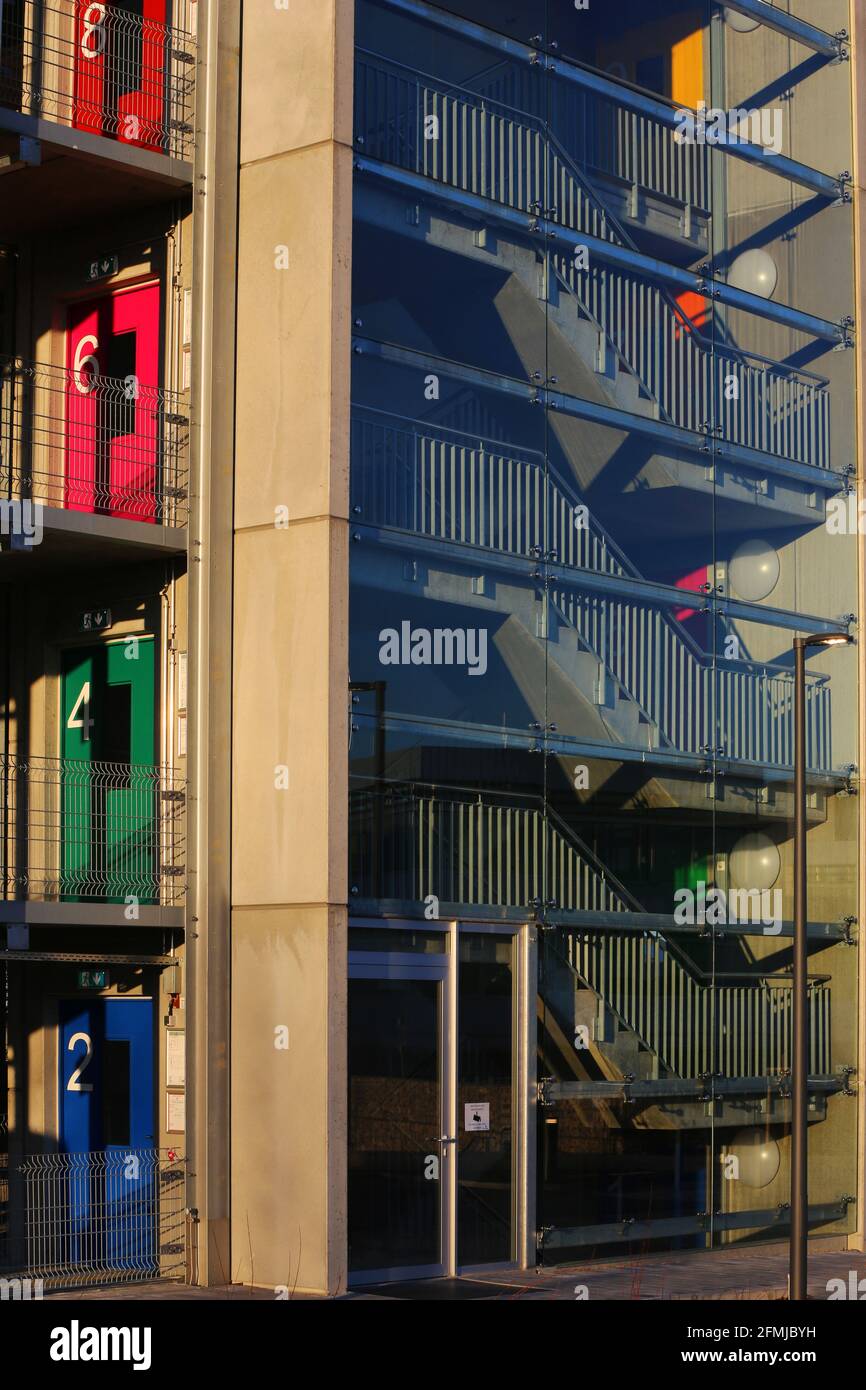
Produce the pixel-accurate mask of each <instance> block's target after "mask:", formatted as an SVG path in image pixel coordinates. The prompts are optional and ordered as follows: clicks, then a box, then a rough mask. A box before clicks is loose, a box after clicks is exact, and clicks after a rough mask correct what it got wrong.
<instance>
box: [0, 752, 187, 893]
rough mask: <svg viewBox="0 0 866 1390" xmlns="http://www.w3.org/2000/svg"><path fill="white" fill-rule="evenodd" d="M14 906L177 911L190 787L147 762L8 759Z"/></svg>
mask: <svg viewBox="0 0 866 1390" xmlns="http://www.w3.org/2000/svg"><path fill="white" fill-rule="evenodd" d="M0 793H2V795H0V887H2V893H3V897H4V898H5V899H6V900H20V901H28V902H55V903H57V902H94V901H95V902H129V901H133V900H134V901H135V902H137V903H139V904H142V905H155V906H162V907H167V906H174V905H177V904H179V903H180V902H182V901H183V898H184V894H185V881H186V828H185V814H186V781H185V779H184V778H183V777H182V776H180V775H179V774H178V773H177V772H175V771H174V770H173V769H168V768H164V767H159V766H156V765H154V764H145V763H128V764H127V763H117V762H100V761H93V762H87V761H84V760H81V759H71V758H47V757H29V756H26V757H25V756H21V755H18V754H0Z"/></svg>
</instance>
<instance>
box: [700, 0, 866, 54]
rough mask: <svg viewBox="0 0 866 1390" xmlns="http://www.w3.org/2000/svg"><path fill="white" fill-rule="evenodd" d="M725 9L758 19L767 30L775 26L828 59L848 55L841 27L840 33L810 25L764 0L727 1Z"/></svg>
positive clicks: (846, 33) (723, 6) (786, 35)
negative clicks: (832, 32) (830, 32)
mask: <svg viewBox="0 0 866 1390" xmlns="http://www.w3.org/2000/svg"><path fill="white" fill-rule="evenodd" d="M722 8H723V9H725V10H736V11H737V13H738V14H744V15H746V16H747V17H748V18H749V19H756V20H757V21H758V23H759V24H763V25H764V27H765V28H766V29H775V31H776V33H777V34H784V35H785V37H786V38H789V39H794V40H795V41H796V42H797V43H802V44H805V46H806V48H813V49H814V50H815V52H816V53H823V55H824V57H825V58H836V59H838V58H847V57H848V50H847V48H846V46H845V41H846V40H847V38H848V32H847V30H845V29H841V30H840V31H839V33H838V34H828V33H827V31H826V30H825V29H819V28H818V26H817V25H815V24H809V23H808V22H807V21H806V20H805V19H798V18H797V16H796V15H793V14H788V12H787V11H786V10H778V9H776V8H775V6H773V5H767V4H765V0H724V4H723V5H722Z"/></svg>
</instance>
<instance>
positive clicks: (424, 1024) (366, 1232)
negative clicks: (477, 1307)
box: [348, 956, 451, 1283]
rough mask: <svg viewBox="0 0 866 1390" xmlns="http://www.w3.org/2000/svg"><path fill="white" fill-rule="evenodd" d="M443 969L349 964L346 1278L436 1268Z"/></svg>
mask: <svg viewBox="0 0 866 1390" xmlns="http://www.w3.org/2000/svg"><path fill="white" fill-rule="evenodd" d="M445 980H446V967H445V964H444V961H443V962H441V963H438V964H428V965H419V964H418V963H417V962H416V961H413V960H412V959H411V958H410V960H409V961H408V962H407V961H406V960H405V958H401V957H399V956H387V957H383V958H382V959H381V960H378V961H377V960H375V959H372V960H370V961H369V963H364V962H363V961H359V960H358V959H356V960H354V961H353V962H352V963H351V965H350V970H349V1028H348V1034H349V1173H348V1179H349V1193H348V1199H349V1268H350V1271H351V1273H352V1278H353V1281H354V1282H355V1283H365V1282H366V1283H370V1282H376V1281H378V1280H382V1281H384V1280H387V1279H393V1278H412V1277H415V1278H427V1277H431V1276H435V1275H437V1274H442V1273H443V1272H444V1269H445V1260H444V1253H443V1241H444V1233H445V1229H446V1220H445V1216H446V1213H445V1206H444V1201H443V1192H444V1190H445V1187H446V1181H445V1176H446V1174H445V1171H444V1170H445V1169H446V1166H447V1164H448V1163H449V1162H450V1156H449V1153H448V1150H449V1148H450V1147H451V1145H450V1136H449V1135H447V1134H446V1133H445V1130H444V1128H443V1124H444V1119H445V1109H446V1106H445V1099H446V1098H445V1094H444V1087H443V1072H444V1067H443V1061H444V1056H445V1053H446V1047H445V1033H446V1029H445V999H444V989H445Z"/></svg>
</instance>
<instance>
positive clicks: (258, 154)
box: [231, 0, 353, 1294]
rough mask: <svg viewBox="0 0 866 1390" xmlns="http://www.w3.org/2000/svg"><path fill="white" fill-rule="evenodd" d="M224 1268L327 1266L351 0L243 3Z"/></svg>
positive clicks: (343, 885) (336, 1125) (343, 742)
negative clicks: (228, 1247) (228, 1202)
mask: <svg viewBox="0 0 866 1390" xmlns="http://www.w3.org/2000/svg"><path fill="white" fill-rule="evenodd" d="M242 55H243V56H242V82H241V93H242V96H241V137H240V182H239V210H238V297H237V362H236V376H235V380H236V395H237V420H236V434H235V494H234V556H233V563H234V636H233V648H234V651H233V666H232V692H233V709H232V773H233V776H232V965H231V970H232V1044H231V1087H232V1117H231V1136H232V1150H231V1154H232V1159H231V1161H232V1208H231V1220H232V1276H233V1278H234V1279H236V1280H242V1281H244V1282H252V1283H255V1284H263V1285H268V1286H272V1287H274V1286H276V1287H285V1288H288V1289H289V1290H297V1291H302V1290H313V1291H318V1292H326V1293H332V1294H333V1293H337V1292H340V1291H341V1290H342V1289H343V1288H344V1287H345V1277H346V1235H345V1206H346V1173H345V1168H346V1057H345V1048H346V1034H345V1007H346V915H347V913H346V900H347V889H348V885H347V865H346V859H347V796H348V786H347V737H348V735H347V706H348V691H347V687H348V467H349V464H348V453H349V445H348V440H349V366H350V326H351V320H350V311H351V303H350V251H351V222H352V127H351V92H352V58H353V5H352V2H351V0H291V4H288V5H287V6H286V7H285V8H279V7H278V6H277V5H275V4H266V5H255V6H252V5H248V6H246V7H245V8H244V13H243V43H242Z"/></svg>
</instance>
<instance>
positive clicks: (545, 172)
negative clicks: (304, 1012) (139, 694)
mask: <svg viewBox="0 0 866 1390" xmlns="http://www.w3.org/2000/svg"><path fill="white" fill-rule="evenodd" d="M793 8H794V10H795V11H796V12H797V13H798V14H799V17H800V18H803V19H811V18H812V16H811V15H810V14H809V13H808V11H809V8H810V7H809V6H807V5H806V4H805V0H798V3H797V4H795V5H794V6H793ZM846 10H847V6H846V5H845V4H844V3H842V0H840V3H838V4H836V5H834V4H833V3H831V2H830V0H828V3H826V4H825V5H823V6H822V16H821V17H822V22H824V23H825V24H826V27H827V28H828V29H829V30H830V31H831V32H833V31H835V30H838V29H841V28H843V27H844V26H845V24H846V21H847V13H846ZM732 13H733V12H726V11H724V10H723V9H722V8H721V7H719V6H716V5H711V4H707V3H701V0H697V3H696V2H695V0H655V2H654V3H653V4H652V5H647V4H645V3H644V0H606V3H604V4H602V3H598V4H596V3H595V0H591V3H589V4H587V5H586V6H579V5H576V4H574V3H572V2H571V0H548V3H547V4H539V3H532V4H529V3H523V0H512V2H511V3H509V4H507V5H503V4H499V3H497V4H494V3H493V0H475V3H449V4H440V5H437V6H431V5H427V4H424V3H420V0H417V2H416V0H358V4H357V7H356V70H355V141H356V159H355V183H354V238H353V277H354V284H353V320H354V329H353V333H354V337H353V364H352V454H351V507H352V518H351V519H352V526H351V533H350V534H351V633H350V660H351V680H352V701H353V704H352V745H351V750H350V774H351V777H350V787H351V792H350V842H351V851H350V853H351V863H350V883H351V885H352V887H351V891H352V904H351V906H352V909H353V911H355V912H356V913H357V914H358V916H359V917H362V918H370V919H375V918H376V917H377V916H382V915H387V914H398V915H399V916H400V917H401V918H402V919H407V918H412V917H416V918H419V919H421V920H423V919H424V918H425V917H426V918H427V919H428V920H430V919H433V918H442V919H444V918H446V917H453V918H458V919H460V920H461V921H462V922H463V923H466V922H467V921H472V920H473V919H474V920H478V921H484V922H487V923H489V922H491V921H494V922H495V921H497V920H508V921H512V922H520V921H527V920H530V921H533V922H535V923H537V924H538V1001H537V1004H538V1007H537V1017H538V1040H537V1053H535V1054H534V1056H535V1057H537V1067H538V1072H537V1078H538V1082H539V1084H540V1087H541V1097H542V1103H541V1105H540V1106H539V1111H538V1124H537V1132H538V1159H537V1193H536V1194H534V1195H535V1197H536V1199H537V1206H536V1212H537V1223H536V1224H537V1227H538V1229H539V1232H540V1238H539V1239H540V1250H541V1258H542V1259H543V1261H545V1262H551V1263H552V1262H554V1261H556V1260H561V1259H568V1258H575V1257H576V1256H585V1255H587V1254H590V1253H602V1252H606V1253H615V1252H621V1251H628V1250H630V1251H636V1250H648V1251H650V1250H656V1249H671V1248H673V1249H685V1248H712V1247H720V1246H726V1245H730V1244H732V1243H735V1242H742V1241H755V1240H760V1239H767V1238H770V1237H772V1238H776V1239H778V1238H779V1235H780V1234H786V1233H787V1212H786V1204H787V1203H788V1201H789V1187H790V1118H791V1103H790V1067H791V1005H792V994H791V968H792V933H793V926H792V922H793V911H794V909H793V737H794V665H793V650H792V645H793V641H794V638H795V637H796V636H797V635H798V634H822V633H831V632H840V631H841V632H847V630H848V626H849V622H850V621H851V620H852V619H853V617H854V615H855V614H856V610H857V582H858V569H857V547H858V539H857V536H858V526H857V506H856V496H855V495H854V493H853V491H852V483H851V477H852V475H853V474H854V473H855V472H856V471H857V437H856V426H855V420H856V396H855V354H854V353H853V352H852V351H851V350H850V348H851V343H850V334H849V326H850V325H849V323H848V319H849V316H851V315H853V312H854V303H855V288H854V232H853V218H852V207H851V202H850V194H849V191H848V189H849V176H847V175H846V172H845V171H848V170H850V169H851V168H852V167H853V164H852V150H851V125H852V119H851V90H850V71H849V66H848V64H846V63H844V62H841V63H839V62H832V61H829V60H828V58H827V57H826V56H822V55H821V54H816V53H815V52H813V51H812V50H811V49H810V48H808V47H805V46H802V45H800V44H798V43H796V42H792V41H791V40H789V39H788V38H786V37H785V36H783V35H781V34H778V33H775V32H772V31H770V30H768V29H765V28H764V27H762V26H757V27H750V25H749V22H748V20H744V18H743V17H742V16H739V17H738V16H734V19H733V20H732V18H731V15H732ZM738 20H743V22H742V23H740V22H737V21H738ZM857 669H858V668H857V655H856V650H855V649H853V648H850V647H837V648H823V649H821V648H819V649H816V650H814V651H813V652H812V653H811V654H810V655H809V659H808V664H807V676H806V717H807V763H808V770H809V772H808V836H807V841H808V856H809V858H808V863H809V877H808V889H809V974H810V1024H811V1036H810V1047H811V1056H810V1073H811V1079H810V1110H809V1116H810V1126H809V1158H810V1186H809V1204H810V1228H811V1230H812V1231H814V1232H821V1233H829V1234H840V1233H845V1232H847V1231H849V1230H851V1229H853V1222H854V1209H853V1205H852V1203H853V1198H852V1197H851V1195H850V1194H852V1193H854V1192H855V1191H856V1181H857V1155H856V1112H855V1107H854V1102H853V1100H852V1098H851V1095H850V1094H849V1092H850V1089H851V1088H850V1086H849V1073H848V1072H847V1071H846V1068H851V1067H853V1066H854V1065H855V1063H856V1054H857V952H856V949H855V948H854V947H853V946H852V944H851V941H850V938H851V923H852V922H853V920H854V918H855V916H856V912H857V894H858V808H857V800H856V798H855V797H853V796H851V795H850V785H849V783H850V774H851V772H852V770H853V767H854V765H855V763H856V761H857V745H858V720H859V711H858V691H857ZM471 941H472V938H471V936H469V937H467V938H466V951H467V953H468V955H467V960H466V962H464V961H462V960H461V972H460V975H459V979H460V982H461V984H460V990H461V995H462V991H463V990H464V989H465V991H466V998H465V1005H464V1007H465V1010H466V1017H467V1020H471V1029H470V1028H469V1024H468V1023H467V1030H468V1031H467V1042H466V1053H465V1057H464V1054H463V1051H462V1049H463V1042H462V1040H461V1042H460V1043H459V1048H460V1053H459V1055H460V1058H461V1062H460V1067H461V1068H462V1067H463V1066H465V1067H466V1068H467V1069H468V1070H467V1071H466V1074H465V1078H464V1074H463V1072H462V1070H461V1071H460V1073H459V1076H458V1085H459V1087H460V1089H461V1095H462V1089H463V1087H464V1084H465V1085H467V1086H470V1087H471V1086H472V1085H473V1084H477V1083H479V1082H481V1081H483V1082H484V1086H485V1087H486V1088H487V1090H488V1091H489V1093H490V1096H491V1101H492V1104H491V1112H492V1116H491V1128H490V1133H489V1134H487V1135H486V1136H485V1142H484V1144H483V1145H479V1146H477V1152H476V1155H475V1157H474V1158H473V1157H472V1153H471V1149H470V1152H469V1153H467V1154H466V1155H463V1154H462V1152H461V1154H460V1157H461V1159H462V1160H463V1161H464V1164H465V1165H466V1171H467V1172H469V1171H470V1168H471V1169H472V1177H471V1181H469V1183H468V1186H467V1189H466V1192H465V1193H464V1190H463V1186H462V1183H461V1182H460V1180H459V1179H458V1203H457V1210H458V1217H457V1222H458V1238H457V1248H458V1257H459V1260H460V1261H461V1262H462V1263H465V1264H470V1263H480V1262H482V1261H484V1260H488V1261H498V1260H506V1259H508V1258H509V1252H510V1251H511V1250H513V1240H512V1237H511V1236H510V1235H509V1229H510V1223H511V1222H512V1220H513V1209H514V1201H515V1195H514V1193H513V1192H512V1191H511V1188H510V1186H509V1184H510V1183H511V1174H512V1173H513V1171H514V1170H513V1167H512V1165H511V1160H510V1157H509V1148H508V1145H509V1138H508V1132H509V1126H510V1123H511V1116H510V1107H511V1106H512V1105H513V1094H512V1092H511V1091H510V1090H509V1086H510V1084H511V1083H510V1082H509V1076H508V1068H509V1066H510V1058H511V1056H512V1055H513V1038H512V1032H511V1030H512V1029H513V1028H514V1026H515V1025H514V1014H513V1012H512V1009H511V1004H510V1002H509V1001H510V994H509V990H510V985H509V970H510V966H509V964H508V961H507V959H506V958H505V957H504V956H503V955H501V953H500V954H497V953H496V951H494V950H492V941H493V939H492V938H491V939H490V942H491V945H490V946H488V947H487V952H486V954H485V953H484V952H480V953H479V955H478V958H477V961H473V957H472V953H471V949H472V948H471ZM470 966H471V968H469V967H470ZM370 1007H372V1002H371V1003H370ZM422 1023H423V1018H422V1011H421V1010H419V1011H418V1012H417V1014H416V1015H415V1026H417V1027H418V1028H420V1027H421V1026H422ZM532 1026H533V1027H534V1016H533V1020H532ZM473 1039H474V1042H473V1041H472V1040H473ZM479 1058H480V1059H481V1060H480V1062H479ZM476 1064H478V1065H481V1066H482V1071H483V1076H482V1075H481V1073H480V1072H479V1073H478V1075H477V1076H476V1074H475V1073H474V1072H473V1070H472V1068H473V1066H475V1065H476ZM482 1064H483V1065H482ZM482 1089H483V1087H482ZM506 1093H507V1099H506ZM473 1099H474V1100H479V1099H482V1100H483V1099H484V1097H483V1096H480V1095H475V1096H473ZM494 1114H495V1122H494V1119H493V1115H494ZM431 1133H432V1130H431ZM472 1137H473V1136H471V1135H470V1136H468V1138H469V1139H471V1138H472ZM459 1142H460V1144H461V1145H462V1144H463V1142H464V1140H463V1138H461V1139H460V1141H459ZM388 1161H389V1162H390V1161H391V1159H388ZM504 1174H507V1175H508V1178H507V1182H505V1179H504V1177H503V1175H504ZM416 1176H417V1175H416ZM413 1180H414V1179H413ZM485 1183H489V1193H490V1194H492V1195H490V1197H489V1200H488V1198H487V1196H486V1195H485ZM365 1200H367V1199H365ZM369 1200H372V1198H370V1199H369ZM351 1201H352V1197H351V1193H350V1208H351ZM351 1221H352V1213H351V1210H350V1224H351ZM431 1229H432V1228H431ZM428 1243H429V1242H428ZM384 1253H385V1252H382V1251H378V1252H376V1258H377V1260H378V1261H379V1262H380V1263H381V1264H382V1267H384V1266H385V1265H394V1264H395V1260H394V1259H391V1258H389V1259H387V1260H386V1259H384ZM393 1253H394V1252H392V1254H393ZM411 1253H412V1254H413V1255H415V1256H417V1258H416V1259H415V1261H414V1262H415V1263H416V1264H420V1263H424V1262H426V1261H427V1259H428V1256H425V1257H424V1260H422V1258H421V1251H420V1248H419V1250H418V1251H413V1252H411ZM428 1255H429V1252H428ZM430 1258H432V1256H431V1257H430ZM368 1267H369V1268H372V1267H373V1266H372V1265H368Z"/></svg>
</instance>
